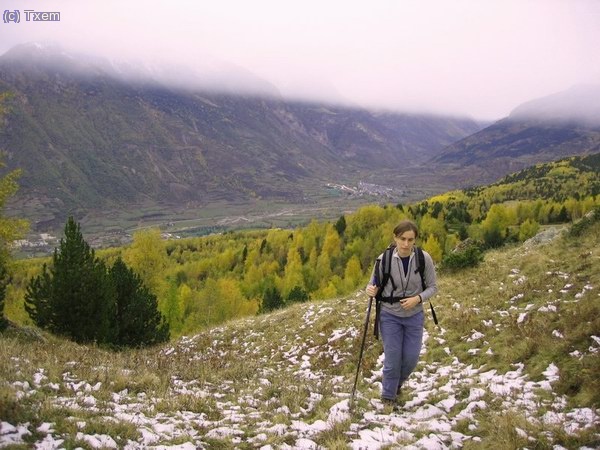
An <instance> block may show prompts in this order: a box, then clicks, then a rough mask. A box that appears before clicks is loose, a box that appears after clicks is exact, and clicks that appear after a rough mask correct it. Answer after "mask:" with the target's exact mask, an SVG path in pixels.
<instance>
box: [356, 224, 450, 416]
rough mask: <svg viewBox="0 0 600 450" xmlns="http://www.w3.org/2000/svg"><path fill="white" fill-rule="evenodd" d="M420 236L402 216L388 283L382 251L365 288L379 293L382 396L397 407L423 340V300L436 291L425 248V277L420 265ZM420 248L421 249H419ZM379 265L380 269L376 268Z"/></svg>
mask: <svg viewBox="0 0 600 450" xmlns="http://www.w3.org/2000/svg"><path fill="white" fill-rule="evenodd" d="M418 237H419V230H418V228H417V226H416V225H415V224H414V223H413V222H412V221H410V220H403V221H402V222H400V223H399V224H398V225H397V226H396V228H394V243H395V248H393V250H386V251H390V252H391V265H390V266H389V267H390V269H389V270H390V272H389V273H390V276H389V279H388V280H387V283H385V286H379V283H380V282H381V280H382V279H383V267H382V264H381V263H380V262H381V260H382V258H383V255H384V254H383V253H382V254H381V255H380V256H379V257H378V258H377V263H376V264H375V268H374V269H373V273H372V275H371V284H369V285H368V286H367V289H366V292H367V295H369V297H376V296H377V294H378V293H379V291H380V290H381V293H380V294H381V295H380V296H377V298H378V299H379V303H380V308H381V311H380V314H379V323H378V324H376V326H379V330H380V332H381V338H382V340H383V352H384V361H383V380H382V391H381V399H382V401H383V402H384V403H386V404H390V405H392V406H394V408H396V407H397V405H398V401H397V399H398V398H399V396H400V392H401V388H402V384H403V383H404V382H405V381H406V380H407V378H408V376H409V375H410V374H411V372H412V371H413V370H414V369H415V367H416V366H417V362H418V360H419V353H420V352H421V345H422V341H423V322H424V312H423V303H424V302H428V301H429V299H430V298H431V297H432V296H433V295H435V293H436V292H437V290H438V289H437V285H436V275H435V267H434V265H433V260H432V259H431V256H430V255H429V253H427V252H425V251H423V256H424V263H425V270H424V273H423V272H421V273H423V279H421V276H420V275H419V267H418V264H419V262H418V260H419V258H417V251H416V248H415V241H416V240H417V238H418ZM419 251H421V250H419ZM376 268H377V269H378V270H377V272H378V273H375V271H376Z"/></svg>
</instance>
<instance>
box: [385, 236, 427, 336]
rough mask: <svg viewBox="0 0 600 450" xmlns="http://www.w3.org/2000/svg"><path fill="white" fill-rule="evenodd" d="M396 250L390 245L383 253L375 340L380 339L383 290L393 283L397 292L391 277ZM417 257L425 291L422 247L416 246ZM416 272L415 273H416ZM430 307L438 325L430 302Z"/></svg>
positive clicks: (394, 285)
mask: <svg viewBox="0 0 600 450" xmlns="http://www.w3.org/2000/svg"><path fill="white" fill-rule="evenodd" d="M395 248H396V244H390V245H389V247H388V248H386V249H385V251H384V252H383V256H382V258H381V267H382V268H383V270H382V275H383V276H382V278H381V282H380V283H375V284H376V285H377V286H378V287H379V291H378V292H377V295H376V296H375V300H376V302H375V338H376V339H379V314H380V312H381V302H382V301H383V288H384V287H385V286H386V285H387V284H388V282H391V283H392V287H393V289H394V290H395V289H396V284H395V283H394V279H393V278H392V277H391V276H390V274H391V271H392V255H393V253H394V249H395ZM415 255H416V257H417V270H416V272H418V273H419V275H420V276H421V286H422V288H423V290H425V289H426V288H427V286H426V285H425V255H424V253H423V250H422V249H421V248H420V247H417V246H415ZM379 267H380V266H379V260H378V261H377V263H376V267H375V275H376V276H379ZM416 272H415V273H416ZM429 307H430V308H431V315H432V317H433V322H434V323H435V324H436V325H438V319H437V316H436V314H435V309H433V304H432V303H431V301H429Z"/></svg>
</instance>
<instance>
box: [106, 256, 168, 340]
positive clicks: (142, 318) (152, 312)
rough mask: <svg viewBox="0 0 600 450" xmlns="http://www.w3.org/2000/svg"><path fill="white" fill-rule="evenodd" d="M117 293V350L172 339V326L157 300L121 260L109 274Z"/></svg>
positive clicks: (119, 259)
mask: <svg viewBox="0 0 600 450" xmlns="http://www.w3.org/2000/svg"><path fill="white" fill-rule="evenodd" d="M109 274H110V277H111V279H112V283H113V284H114V288H115V292H116V323H117V326H118V332H117V337H116V340H115V344H116V345H117V346H121V347H124V346H128V347H140V346H145V345H153V344H157V343H159V342H165V341H167V340H168V339H169V325H168V324H167V323H166V322H165V320H164V317H163V316H162V314H161V313H160V312H159V311H158V301H157V299H156V296H155V295H154V294H152V293H151V292H150V290H149V289H148V288H147V287H146V286H144V284H143V283H142V279H141V278H140V277H139V275H137V274H136V273H135V272H134V271H133V270H132V269H130V268H129V267H127V265H126V264H125V263H124V262H123V260H122V259H121V258H118V259H117V261H116V262H115V263H114V265H113V266H112V267H111V269H110V271H109Z"/></svg>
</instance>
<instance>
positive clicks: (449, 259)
mask: <svg viewBox="0 0 600 450" xmlns="http://www.w3.org/2000/svg"><path fill="white" fill-rule="evenodd" d="M481 261H483V253H482V252H481V249H480V248H479V246H477V245H470V246H469V247H467V248H466V249H464V250H461V251H458V252H451V253H449V254H447V255H446V256H445V257H444V259H443V261H442V268H444V269H449V270H458V269H465V268H467V267H476V266H477V265H478V264H479V263H480V262H481Z"/></svg>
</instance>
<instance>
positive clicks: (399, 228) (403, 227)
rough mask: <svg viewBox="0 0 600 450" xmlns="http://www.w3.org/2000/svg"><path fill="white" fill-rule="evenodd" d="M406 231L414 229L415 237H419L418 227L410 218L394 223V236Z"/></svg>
mask: <svg viewBox="0 0 600 450" xmlns="http://www.w3.org/2000/svg"><path fill="white" fill-rule="evenodd" d="M407 231H414V232H415V238H418V237H419V229H418V228H417V226H416V225H415V223H414V222H413V221H412V220H403V221H402V222H400V223H399V224H398V225H396V228H394V236H396V237H399V236H401V235H402V233H406V232H407Z"/></svg>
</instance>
